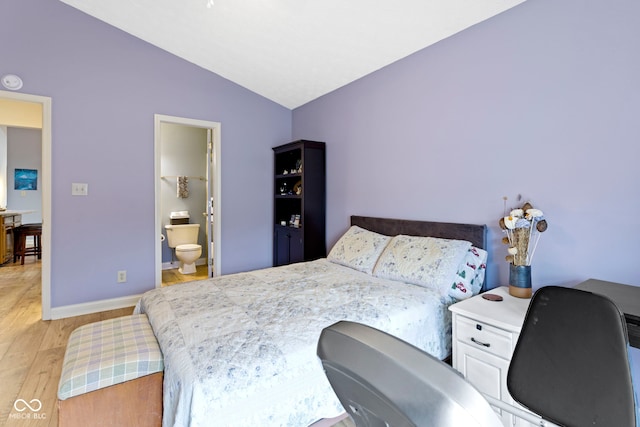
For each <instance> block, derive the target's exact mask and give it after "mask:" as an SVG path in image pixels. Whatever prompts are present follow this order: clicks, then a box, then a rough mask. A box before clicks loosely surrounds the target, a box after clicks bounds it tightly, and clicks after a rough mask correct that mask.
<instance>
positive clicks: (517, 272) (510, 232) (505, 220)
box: [499, 197, 547, 298]
mask: <svg viewBox="0 0 640 427" xmlns="http://www.w3.org/2000/svg"><path fill="white" fill-rule="evenodd" d="M503 199H504V204H505V215H504V216H503V217H502V218H500V221H499V224H500V228H501V229H502V231H503V232H504V233H505V234H506V236H505V237H504V238H503V239H502V243H504V244H506V245H509V248H508V249H507V252H508V255H507V256H506V260H507V261H508V262H509V264H510V265H509V294H511V295H513V296H515V297H518V298H531V294H532V289H531V260H532V259H533V255H534V254H535V252H536V248H537V247H538V241H539V240H540V233H542V232H544V231H546V229H547V220H546V219H545V218H544V214H543V213H542V211H541V210H540V209H534V207H533V205H532V204H531V203H530V202H526V203H525V204H524V205H522V207H521V208H516V209H512V210H511V211H510V212H509V214H508V215H507V214H506V205H507V198H506V197H504V198H503Z"/></svg>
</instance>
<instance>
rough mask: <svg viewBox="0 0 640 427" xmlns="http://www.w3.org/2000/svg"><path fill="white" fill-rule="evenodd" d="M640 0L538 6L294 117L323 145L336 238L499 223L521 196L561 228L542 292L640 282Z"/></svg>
mask: <svg viewBox="0 0 640 427" xmlns="http://www.w3.org/2000/svg"><path fill="white" fill-rule="evenodd" d="M638 17H640V3H638V2H637V1H635V0H612V1H609V2H603V1H600V0H564V1H556V0H535V1H534V0H530V1H528V2H525V3H523V4H522V5H520V6H517V7H515V8H513V9H511V10H509V11H507V12H505V13H503V14H501V15H499V16H497V17H494V18H493V19H490V20H488V21H485V22H484V23H481V24H478V25H476V26H474V27H472V28H470V29H468V30H466V31H463V32H461V33H459V34H457V35H456V36H454V37H451V38H449V39H446V40H444V41H442V42H440V43H438V44H437V45H435V46H432V47H429V48H427V49H425V50H423V51H420V52H418V53H416V54H414V55H412V56H410V57H408V58H406V59H404V60H401V61H399V62H397V63H395V64H392V65H390V66H388V67H386V68H384V69H382V70H380V71H378V72H376V73H374V74H371V75H369V76H367V77H366V78H363V79H361V80H359V81H357V82H355V83H352V84H350V85H348V86H346V87H344V88H341V89H339V90H337V91H335V92H333V93H331V94H329V95H326V96H324V97H322V98H320V99H318V100H316V101H313V102H311V103H309V104H307V105H304V106H302V107H300V108H298V109H296V110H294V113H293V137H294V139H295V138H302V137H304V138H309V139H314V140H320V141H326V142H327V144H328V147H327V156H328V164H329V165H330V167H329V174H328V175H329V178H328V183H327V185H328V200H327V208H328V221H327V228H328V231H327V239H328V243H329V244H330V245H331V244H333V243H334V242H335V241H336V239H337V238H338V236H339V234H340V233H342V232H343V231H344V230H345V229H346V227H347V225H348V216H349V215H351V214H360V215H374V216H388V217H402V218H412V219H426V220H445V221H454V222H471V223H486V224H488V225H489V226H490V234H489V237H490V243H491V247H490V257H491V263H490V265H489V282H490V285H492V286H493V285H498V284H505V283H506V281H507V277H508V265H507V263H506V262H505V261H504V256H505V255H506V247H505V246H504V245H502V244H501V243H500V239H501V237H502V235H501V233H500V230H499V228H498V226H497V221H498V218H499V217H500V216H502V214H503V200H502V198H503V196H508V197H509V200H510V202H509V206H511V205H515V204H516V202H515V199H516V196H517V195H518V194H521V195H522V196H523V198H524V199H530V200H531V201H532V202H533V203H534V205H535V206H536V207H539V208H540V209H542V210H543V211H544V212H545V214H546V216H547V218H548V222H549V224H550V226H549V230H548V231H547V232H546V233H544V234H543V235H542V239H541V241H540V244H539V246H538V250H537V252H536V256H535V258H534V261H533V282H534V287H538V286H540V285H544V284H560V285H572V284H576V283H578V282H580V281H582V280H584V279H587V278H591V277H594V278H600V279H603V280H610V281H617V282H622V283H627V284H632V285H640V274H639V273H638V268H637V260H636V256H637V254H636V252H637V240H638V237H639V236H640V216H639V215H637V212H638V211H640V197H639V196H640V194H639V190H638V183H639V182H640V171H639V168H638V166H637V163H638V158H639V157H638V155H639V154H640V148H639V147H640V146H639V144H638V142H639V141H640V120H638V117H639V116H640V77H639V76H640V19H639V18H638Z"/></svg>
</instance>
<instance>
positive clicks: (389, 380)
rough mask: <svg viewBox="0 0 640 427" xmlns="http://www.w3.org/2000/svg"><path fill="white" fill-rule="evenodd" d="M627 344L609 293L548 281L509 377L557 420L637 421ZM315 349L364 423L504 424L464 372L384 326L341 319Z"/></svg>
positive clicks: (533, 406) (397, 426)
mask: <svg viewBox="0 0 640 427" xmlns="http://www.w3.org/2000/svg"><path fill="white" fill-rule="evenodd" d="M628 349H629V344H628V337H627V331H626V323H625V320H624V317H623V315H622V313H620V311H619V310H618V308H617V307H616V306H615V305H614V304H613V303H612V302H611V301H610V300H609V299H607V298H605V297H603V296H600V295H597V294H593V293H590V292H585V291H579V290H575V289H568V288H560V287H551V286H550V287H544V288H541V289H540V290H539V291H538V292H536V294H535V295H534V297H533V298H532V300H531V304H530V306H529V310H528V312H527V315H526V317H525V320H524V325H523V329H522V332H521V334H520V339H519V341H518V343H517V346H516V349H515V352H514V355H513V358H512V361H511V365H510V367H509V373H508V376H507V386H508V388H509V391H510V393H511V395H512V397H513V398H514V399H515V400H516V401H518V402H519V403H520V404H522V405H523V406H525V407H527V408H529V409H530V410H531V411H533V412H535V413H537V414H539V415H540V416H541V417H542V418H543V419H546V420H549V421H551V422H553V423H555V424H559V425H565V426H580V427H582V426H602V427H612V426H615V427H625V426H628V427H632V426H637V421H636V418H637V417H636V405H635V399H634V392H633V384H632V382H631V370H630V365H629V359H628ZM317 353H318V356H319V357H320V359H321V361H322V364H323V366H324V369H325V372H326V375H327V378H328V379H329V382H330V383H331V386H332V387H333V389H334V391H335V392H336V395H337V396H338V398H339V399H340V402H341V403H342V405H343V406H344V408H345V410H346V411H347V412H348V413H349V415H351V417H352V419H353V420H354V422H355V424H356V426H357V427H378V426H380V427H386V426H392V427H405V426H407V427H410V426H415V427H425V426H436V427H446V426H474V425H475V426H488V427H493V426H501V425H502V424H501V422H500V420H499V418H498V416H497V415H496V413H495V412H494V411H493V410H492V408H491V406H490V405H489V404H488V402H487V401H486V400H485V398H484V396H483V395H482V394H481V393H480V392H479V391H478V390H477V389H475V388H474V387H473V386H472V385H471V384H470V383H468V382H467V381H466V380H465V379H464V378H463V377H462V376H461V375H460V374H459V373H458V372H457V371H455V370H454V369H452V368H451V367H450V366H448V365H447V364H445V363H443V362H441V361H439V360H438V359H436V358H434V357H432V356H430V355H429V354H427V353H425V352H423V351H422V350H420V349H418V348H416V347H414V346H412V345H410V344H408V343H406V342H404V341H402V340H400V339H398V338H395V337H393V336H391V335H389V334H386V333H384V332H382V331H379V330H377V329H374V328H371V327H368V326H365V325H362V324H358V323H354V322H346V321H344V322H338V323H336V324H334V325H332V326H329V327H328V328H325V329H324V330H323V331H322V334H321V336H320V340H319V342H318V350H317ZM514 412H517V410H514Z"/></svg>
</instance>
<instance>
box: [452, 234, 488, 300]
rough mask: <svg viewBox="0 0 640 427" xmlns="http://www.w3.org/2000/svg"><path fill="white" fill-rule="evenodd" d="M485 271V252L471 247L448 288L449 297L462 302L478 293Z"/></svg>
mask: <svg viewBox="0 0 640 427" xmlns="http://www.w3.org/2000/svg"><path fill="white" fill-rule="evenodd" d="M486 271H487V251H485V250H483V249H480V248H476V247H475V246H472V247H471V248H469V251H468V252H467V255H466V256H465V257H464V260H463V261H462V263H461V264H460V265H459V266H458V272H457V273H456V277H455V278H454V280H453V283H452V284H451V286H450V288H449V296H451V297H453V298H455V299H457V300H463V299H467V298H471V297H472V296H473V295H477V294H478V293H480V289H481V288H482V285H483V284H484V276H485V273H486Z"/></svg>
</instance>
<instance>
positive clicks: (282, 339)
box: [136, 259, 453, 427]
mask: <svg viewBox="0 0 640 427" xmlns="http://www.w3.org/2000/svg"><path fill="white" fill-rule="evenodd" d="M452 302H453V300H449V299H443V297H442V296H441V295H439V294H438V293H437V292H435V291H433V290H430V289H427V288H423V287H419V286H415V285H409V284H404V283H400V282H396V281H391V280H385V279H379V278H375V277H372V276H370V275H368V274H365V273H361V272H358V271H355V270H352V269H350V268H347V267H343V266H340V265H337V264H333V263H331V262H329V261H327V260H326V259H322V260H318V261H313V262H308V263H300V264H293V265H289V266H284V267H277V268H268V269H265V270H258V271H253V272H247V273H239V274H233V275H227V276H221V277H217V278H214V279H209V280H204V281H198V282H191V283H186V284H181V285H174V286H170V287H167V288H162V289H156V290H152V291H150V292H147V293H146V294H145V295H144V296H143V297H142V299H141V300H140V302H139V303H138V307H137V308H136V311H137V312H142V313H147V315H148V317H149V321H150V322H151V325H152V327H153V330H154V333H155V335H156V337H157V338H158V341H159V343H160V348H161V349H162V352H163V355H164V366H165V374H164V375H165V377H164V416H163V426H165V427H168V426H211V425H216V426H233V427H241V426H252V427H253V426H296V427H298V426H299V427H304V426H307V425H309V424H311V423H313V422H315V421H317V420H318V419H320V418H325V417H334V416H336V415H338V414H340V413H342V412H343V409H342V407H341V406H340V402H339V401H338V399H337V398H336V397H335V395H334V394H333V391H332V390H331V386H330V385H329V382H328V381H327V380H326V378H325V375H324V372H323V370H322V365H321V363H320V361H319V360H318V358H317V356H316V346H317V342H318V338H319V336H320V332H321V330H322V329H323V328H325V327H327V326H329V325H331V324H333V323H335V322H337V321H339V320H351V321H356V322H361V323H364V324H367V325H370V326H373V327H376V328H379V329H381V330H384V331H386V332H388V333H391V334H392V335H395V336H397V337H399V338H401V339H404V340H406V341H408V342H410V343H412V344H414V345H416V346H418V347H420V348H422V349H424V350H425V351H427V352H429V353H431V354H433V355H434V356H436V357H439V358H444V357H446V356H447V355H448V354H449V352H450V348H451V322H450V315H449V312H448V310H447V306H448V305H449V304H451V303H452Z"/></svg>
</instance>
